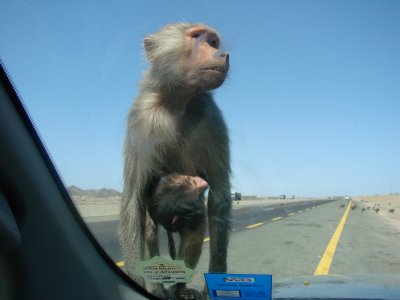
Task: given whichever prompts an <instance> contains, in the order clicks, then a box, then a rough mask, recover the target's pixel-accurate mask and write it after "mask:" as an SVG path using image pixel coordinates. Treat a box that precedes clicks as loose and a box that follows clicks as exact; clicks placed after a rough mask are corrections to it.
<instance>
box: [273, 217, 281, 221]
mask: <svg viewBox="0 0 400 300" xmlns="http://www.w3.org/2000/svg"><path fill="white" fill-rule="evenodd" d="M280 219H282V217H277V218H274V219H272V221H276V220H280Z"/></svg>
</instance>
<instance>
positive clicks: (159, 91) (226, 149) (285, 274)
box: [0, 0, 400, 299]
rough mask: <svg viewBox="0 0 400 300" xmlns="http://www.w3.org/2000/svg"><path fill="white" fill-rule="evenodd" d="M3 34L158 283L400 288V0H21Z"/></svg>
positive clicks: (384, 291)
mask: <svg viewBox="0 0 400 300" xmlns="http://www.w3.org/2000/svg"><path fill="white" fill-rule="evenodd" d="M178 22H180V23H178ZM176 23H178V24H176ZM167 24H173V25H169V26H167V27H165V26H166V25H167ZM0 36H1V37H0V38H1V43H0V57H1V62H2V64H3V65H4V67H5V68H6V69H7V71H8V74H9V76H10V78H11V80H12V81H13V84H14V86H15V88H16V90H17V91H18V93H19V95H20V97H21V99H22V101H23V104H24V107H25V108H26V110H27V111H28V113H29V115H30V117H31V119H32V122H33V123H34V125H35V128H36V130H37V132H38V134H39V135H40V137H41V139H42V141H43V143H44V144H45V146H46V149H47V151H48V152H49V154H50V156H51V157H52V160H53V162H54V164H55V166H56V168H57V169H58V171H59V174H60V176H61V178H62V179H63V182H64V183H65V186H66V188H67V189H68V192H69V194H70V196H71V199H72V201H73V202H74V203H75V204H76V207H77V210H78V211H79V213H80V214H81V216H82V217H83V219H84V220H85V221H86V224H87V225H88V227H89V228H90V229H91V231H92V232H93V234H94V235H95V237H96V238H97V240H98V242H99V243H100V244H101V245H102V246H103V248H104V249H105V251H106V252H107V253H108V255H109V256H110V257H111V258H112V259H113V260H114V261H115V263H116V264H117V265H118V266H119V267H121V268H122V269H123V270H124V271H125V272H127V274H128V275H129V276H130V277H132V279H133V280H135V281H137V282H139V283H140V284H141V285H142V286H144V287H146V288H147V289H148V290H150V291H151V292H153V293H155V294H157V295H158V296H161V297H164V296H165V297H166V296H167V295H168V293H171V291H172V293H176V294H175V295H176V297H178V298H179V297H180V296H179V295H181V294H179V293H180V292H179V291H181V290H183V291H186V292H188V291H189V292H191V293H193V294H194V295H197V296H198V295H199V294H201V293H202V292H203V291H207V284H208V287H210V285H211V283H210V282H211V281H210V282H209V281H208V280H209V279H208V278H206V279H205V277H204V274H205V273H206V274H207V273H219V272H222V273H228V274H236V275H237V274H250V275H249V276H250V277H245V278H247V279H240V280H248V282H251V280H253V279H254V278H258V277H251V274H253V275H254V276H255V275H265V274H267V275H271V276H272V282H273V287H272V294H273V295H275V296H276V297H278V298H279V297H282V298H284V297H297V296H298V297H304V298H307V297H310V298H318V297H327V298H329V297H330V296H331V295H334V296H332V298H334V297H336V298H338V299H340V298H346V297H349V295H350V297H353V298H354V299H368V298H371V297H372V298H373V297H375V298H374V299H376V298H379V299H395V298H396V297H397V299H398V298H400V288H399V286H400V251H399V249H400V239H399V236H400V179H399V178H400V176H399V174H398V173H399V170H400V160H399V149H400V138H399V134H398V132H399V130H400V118H399V116H400V101H399V100H400V55H399V53H400V2H398V1H378V0H376V1H353V0H350V1H320V2H316V1H306V0H304V1H286V0H285V1H259V2H252V3H247V2H246V3H245V2H240V1H238V2H232V1H216V2H210V1H207V0H205V1H196V2H185V1H172V2H171V1H168V2H165V1H142V2H140V3H136V2H132V1H131V2H129V1H128V2H125V1H116V2H115V1H114V2H112V1H110V2H98V1H95V2H93V1H86V0H85V1H63V2H57V3H56V2H51V1H47V2H46V1H45V2H43V1H40V2H37V1H30V0H27V1H4V2H2V4H0ZM16 138H18V137H16ZM192 195H194V196H193V199H192V198H191V197H192ZM124 197H125V198H124ZM121 203H122V204H121ZM146 220H147V221H146ZM121 222H122V224H121ZM146 222H147V223H146ZM149 222H150V223H151V225H148V224H149ZM145 223H146V224H147V225H146V226H144V225H143V224H145ZM142 225H143V226H144V227H143V226H142ZM141 226H142V227H141ZM158 231H159V232H158ZM157 232H158V233H157ZM153 234H155V238H154V237H149V236H152V235H153ZM145 239H150V240H151V239H152V240H151V242H149V243H148V244H147V242H148V240H146V241H145ZM154 247H156V248H157V249H155V248H154ZM175 248H176V249H175ZM158 249H159V251H158ZM225 250H226V252H225ZM173 258H175V260H174V259H173ZM157 259H160V261H158V260H157ZM169 263H170V264H171V267H170V269H168V270H169V271H168V270H167V271H165V270H164V271H165V272H164V271H163V272H164V273H163V274H164V275H163V277H157V279H154V278H155V277H154V278H150V277H149V275H148V272H150V271H148V270H149V269H152V270H153V269H154V268H155V267H156V266H157V267H159V266H160V265H163V266H165V265H168V264H169ZM181 269H182V270H184V271H182V272H185V276H183V277H182V278H184V279H182V278H180V279H179V278H178V277H179V276H178V277H177V276H175V275H174V274H175V273H177V272H178V271H179V272H180V270H181ZM146 270H147V271H146ZM171 270H172V271H171ZM146 272H147V273H146ZM154 272H155V271H154ZM174 272H175V273H174ZM179 272H178V273H179ZM157 274H158V275H159V273H157ZM153 275H154V274H153ZM158 275H157V276H158ZM154 276H155V275H154ZM224 278H225V279H224V280H225V283H226V282H227V280H228V281H229V280H231V279H232V278H234V279H232V280H239V279H238V278H242V277H240V276H239V275H238V276H236V277H235V276H233V277H232V276H231V277H224ZM227 278H228V279H227ZM229 278H230V279H229ZM248 278H251V280H250V279H248ZM265 278H267V277H265ZM268 278H269V279H270V278H271V277H268ZM152 280H153V281H152ZM206 280H207V281H206ZM254 280H256V281H257V280H258V279H254ZM225 283H224V284H225ZM344 286H346V287H349V286H353V287H354V289H353V290H352V291H351V292H349V290H348V289H343V290H342V291H343V292H341V287H344ZM182 287H183V289H182ZM177 291H178V292H177ZM193 291H197V292H198V293H199V294H197V293H196V292H193ZM210 292H211V294H210V297H214V298H212V299H225V298H224V297H243V295H244V294H243V293H245V291H244V290H242V289H240V288H239V287H238V288H237V289H229V288H224V287H223V285H222V288H221V287H220V289H218V288H216V289H214V290H212V291H211V290H210ZM267 294H268V293H267ZM254 295H255V294H253V296H254ZM262 295H264V296H265V295H266V294H262ZM264 296H262V297H264ZM248 297H250V296H248ZM260 297H261V296H260ZM265 297H266V296H265ZM251 299H253V298H251ZM254 299H257V298H254Z"/></svg>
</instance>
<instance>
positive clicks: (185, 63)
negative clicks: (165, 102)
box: [144, 24, 229, 94]
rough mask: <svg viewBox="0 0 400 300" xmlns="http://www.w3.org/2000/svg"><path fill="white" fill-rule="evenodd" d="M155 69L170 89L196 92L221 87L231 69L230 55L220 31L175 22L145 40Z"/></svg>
mask: <svg viewBox="0 0 400 300" xmlns="http://www.w3.org/2000/svg"><path fill="white" fill-rule="evenodd" d="M144 46H145V50H146V56H147V58H148V60H149V62H150V63H151V65H152V70H153V72H154V74H156V75H157V76H158V77H159V78H160V81H161V82H162V83H164V84H165V87H167V88H168V89H169V90H180V91H183V92H186V93H187V94H196V93H200V92H204V91H208V90H212V89H215V88H217V87H219V86H220V85H221V84H222V83H223V82H224V80H225V78H226V75H227V73H228V69H229V55H228V54H227V53H225V52H224V51H223V49H222V47H221V42H220V37H219V35H218V33H217V32H216V31H215V30H214V29H212V28H210V27H208V26H206V25H201V24H199V25H192V24H176V25H171V26H166V27H165V28H163V29H162V30H161V31H159V32H157V33H154V34H150V35H148V36H147V37H146V38H145V40H144Z"/></svg>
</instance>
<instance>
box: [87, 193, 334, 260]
mask: <svg viewBox="0 0 400 300" xmlns="http://www.w3.org/2000/svg"><path fill="white" fill-rule="evenodd" d="M329 202H331V201H330V200H313V201H301V202H289V203H287V204H283V205H282V204H273V205H254V206H246V205H241V204H240V202H239V205H238V204H237V202H235V203H234V206H233V208H234V209H233V210H232V234H236V233H237V232H241V231H243V230H247V229H248V228H247V227H249V226H250V228H255V227H257V226H260V225H261V223H263V224H266V223H269V222H273V219H275V218H285V217H288V216H289V215H291V214H294V213H297V212H299V211H300V212H302V211H304V212H306V211H308V210H311V209H312V208H313V207H314V208H315V207H316V206H318V205H323V204H326V203H329ZM274 221H275V220H274ZM87 224H88V226H89V228H90V230H91V231H92V233H93V234H94V235H95V237H96V239H97V240H98V241H99V242H100V244H101V245H102V246H103V248H104V249H105V250H106V252H107V254H108V255H109V256H110V257H111V258H112V259H113V260H114V261H115V262H118V261H121V259H122V254H121V248H120V245H119V241H118V226H119V219H118V217H117V216H111V217H110V216H107V217H96V218H88V222H87ZM206 236H207V235H206ZM160 240H161V242H160V252H161V255H166V254H167V253H168V250H167V239H166V234H164V233H163V232H162V231H161V234H160Z"/></svg>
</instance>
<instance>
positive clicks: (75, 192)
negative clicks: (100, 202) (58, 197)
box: [67, 185, 121, 198]
mask: <svg viewBox="0 0 400 300" xmlns="http://www.w3.org/2000/svg"><path fill="white" fill-rule="evenodd" d="M67 190H68V193H69V194H70V195H71V196H80V197H81V196H88V197H95V198H106V197H120V196H121V193H120V192H118V191H116V190H112V189H104V188H103V189H90V190H83V189H81V188H78V187H77V186H74V185H71V186H70V187H68V188H67Z"/></svg>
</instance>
